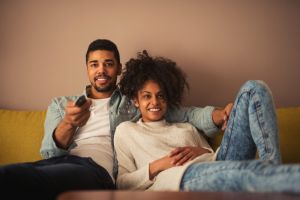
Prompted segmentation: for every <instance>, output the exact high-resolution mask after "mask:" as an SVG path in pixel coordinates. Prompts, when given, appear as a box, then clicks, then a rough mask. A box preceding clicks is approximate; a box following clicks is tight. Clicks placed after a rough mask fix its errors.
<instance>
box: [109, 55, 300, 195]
mask: <svg viewBox="0 0 300 200" xmlns="http://www.w3.org/2000/svg"><path fill="white" fill-rule="evenodd" d="M186 88H188V84H187V82H186V79H185V75H184V74H183V72H182V71H181V70H180V69H179V68H178V67H177V66H176V63H174V62H173V61H171V60H168V59H164V58H152V57H150V56H149V55H148V54H147V52H146V51H144V52H143V53H142V54H139V55H138V57H137V58H136V59H131V60H130V61H129V62H127V63H126V68H125V71H124V72H123V75H122V78H121V80H120V89H121V91H122V92H123V93H124V94H125V95H127V96H128V97H129V98H131V99H132V100H133V101H134V104H135V106H136V107H138V108H139V110H140V112H141V119H140V120H139V121H138V122H136V123H135V122H123V123H122V124H120V125H119V126H118V127H117V129H116V133H115V138H114V143H115V149H116V153H117V159H118V162H119V174H118V178H117V187H118V188H121V189H142V190H145V189H149V190H179V189H180V190H197V191H200V190H206V191H208V190H210V191H220V190H223V191H286V192H288V191H290V192H300V166H299V165H295V166H292V165H277V164H279V163H280V151H279V144H278V130H277V124H276V115H275V109H274V104H273V100H272V97H271V94H270V91H269V89H268V88H267V86H266V85H265V84H264V83H263V82H260V81H248V82H247V83H246V84H245V85H244V86H243V87H242V88H241V90H240V92H239V94H238V96H237V98H236V101H235V103H234V106H233V108H232V112H231V104H229V105H228V106H226V109H224V110H223V109H220V110H222V111H224V112H225V113H227V114H228V115H229V114H230V118H229V120H228V119H227V118H226V117H225V118H224V119H223V122H222V123H216V125H218V126H220V125H221V126H222V127H223V128H226V130H225V133H224V137H223V140H222V143H221V146H220V148H218V150H217V151H216V152H214V151H213V150H212V148H211V147H210V146H209V144H208V143H207V141H206V140H205V138H204V137H203V136H202V135H201V133H198V131H197V130H196V129H195V128H194V127H193V126H192V125H190V124H188V123H169V122H166V121H165V118H164V117H165V114H166V112H167V110H168V108H171V107H174V106H180V104H181V100H182V98H183V94H184V91H185V89H186ZM218 110H219V109H217V108H216V109H215V112H218ZM215 116H216V115H214V114H212V118H214V117H215ZM225 116H226V115H225ZM199 120H203V121H205V120H207V121H209V119H205V118H203V119H199ZM227 120H228V121H227ZM216 121H218V120H215V119H213V122H216ZM256 149H257V150H258V153H259V157H260V160H259V161H255V160H252V161H237V160H249V159H254V158H255V153H256ZM233 160H236V161H233ZM212 161H214V162H212Z"/></svg>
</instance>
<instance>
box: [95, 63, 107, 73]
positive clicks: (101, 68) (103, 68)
mask: <svg viewBox="0 0 300 200" xmlns="http://www.w3.org/2000/svg"><path fill="white" fill-rule="evenodd" d="M105 71H106V68H105V65H104V63H99V65H98V67H97V72H98V73H104V72H105Z"/></svg>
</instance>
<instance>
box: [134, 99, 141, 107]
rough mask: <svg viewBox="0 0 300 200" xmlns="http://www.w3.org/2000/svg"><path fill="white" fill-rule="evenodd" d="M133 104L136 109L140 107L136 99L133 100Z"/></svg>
mask: <svg viewBox="0 0 300 200" xmlns="http://www.w3.org/2000/svg"><path fill="white" fill-rule="evenodd" d="M133 102H134V105H135V107H137V108H138V107H139V106H140V105H139V102H138V100H137V99H136V98H134V99H133Z"/></svg>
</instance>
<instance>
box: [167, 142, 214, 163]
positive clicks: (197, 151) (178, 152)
mask: <svg viewBox="0 0 300 200" xmlns="http://www.w3.org/2000/svg"><path fill="white" fill-rule="evenodd" d="M205 153H210V151H209V150H208V149H205V148H202V147H190V146H187V147H177V148H175V149H174V150H173V151H171V152H170V154H169V157H170V158H172V161H171V164H173V165H175V166H179V165H183V164H185V163H186V162H188V161H191V160H193V159H195V158H196V157H198V156H200V155H202V154H205Z"/></svg>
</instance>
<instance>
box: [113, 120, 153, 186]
mask: <svg viewBox="0 0 300 200" xmlns="http://www.w3.org/2000/svg"><path fill="white" fill-rule="evenodd" d="M131 129H133V127H132V128H128V127H126V128H125V126H124V124H120V125H119V126H118V127H117V129H116V132H115V137H114V144H115V150H116V154H117V160H118V165H119V169H118V177H117V187H118V188H119V189H133V190H137V189H143V190H144V189H147V188H148V187H150V186H151V185H152V184H153V181H151V180H150V179H149V165H146V166H143V167H141V168H139V169H137V167H136V165H135V158H134V157H133V155H132V152H131V149H130V147H134V141H133V140H131V139H130V138H131V137H128V136H129V133H128V132H127V133H126V134H124V131H125V130H126V131H128V130H131ZM125 136H126V137H125Z"/></svg>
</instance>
